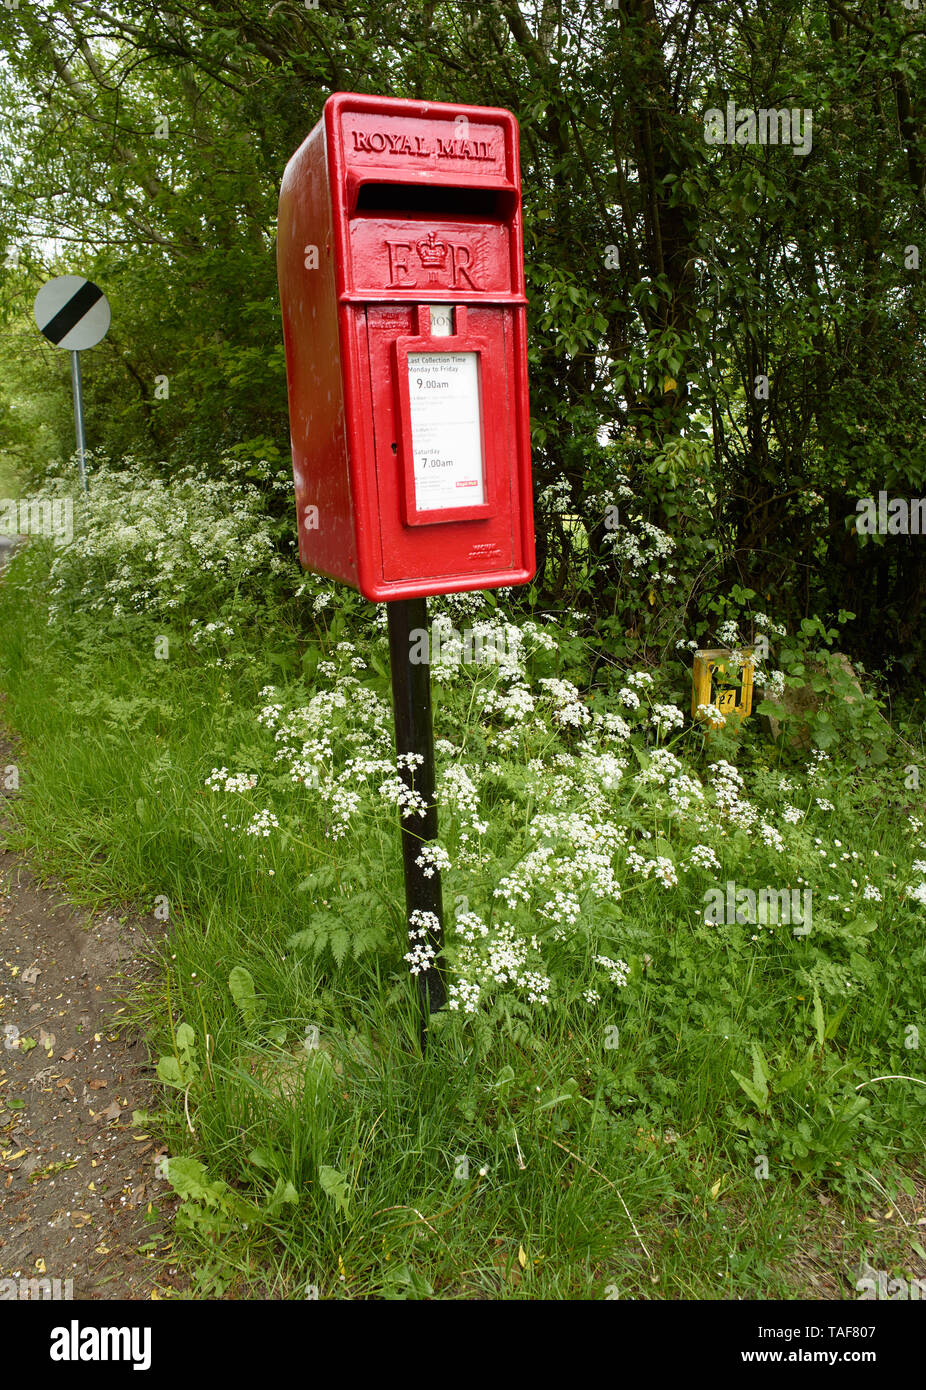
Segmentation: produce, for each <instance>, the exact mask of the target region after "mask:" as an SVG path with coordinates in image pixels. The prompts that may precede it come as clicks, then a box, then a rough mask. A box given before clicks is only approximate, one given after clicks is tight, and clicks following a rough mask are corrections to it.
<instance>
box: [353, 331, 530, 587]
mask: <svg viewBox="0 0 926 1390" xmlns="http://www.w3.org/2000/svg"><path fill="white" fill-rule="evenodd" d="M428 311H429V306H428V305H422V306H417V305H415V304H389V305H369V306H368V307H367V309H366V336H367V346H368V361H369V370H370V395H371V402H372V413H373V429H374V436H375V459H376V486H377V493H378V502H379V518H380V536H381V541H382V566H383V570H382V578H383V579H384V580H387V581H388V580H401V579H406V578H409V577H412V576H414V577H415V578H422V579H446V578H449V577H451V576H457V575H459V576H460V577H461V578H469V579H470V580H472V581H475V582H474V583H472V585H471V587H474V588H475V587H478V580H479V577H480V576H481V575H485V574H488V573H491V572H492V571H498V570H501V569H506V568H511V567H513V566H514V564H515V559H516V557H515V535H514V517H513V510H512V509H513V502H512V484H513V478H512V470H511V464H510V460H511V458H512V456H513V454H514V448H513V443H514V441H513V433H512V431H513V422H512V419H511V405H510V401H511V393H512V391H513V389H514V386H513V383H514V345H513V335H512V324H511V311H510V310H509V309H507V308H502V307H498V306H491V307H490V306H483V305H472V304H470V305H469V306H467V307H466V308H465V309H461V307H457V308H456V309H455V315H456V319H457V331H456V332H455V333H454V334H453V335H452V336H447V337H443V336H442V337H433V338H430V337H429V335H428V329H427V327H426V326H425V329H424V333H422V331H421V329H422V326H423V325H427V317H426V316H427V314H428ZM464 318H465V328H464V329H463V331H462V332H461V331H460V326H461V324H462V321H463V320H464ZM442 353H448V354H450V360H448V361H447V362H446V363H444V362H442V361H441V360H440V357H439V354H442ZM451 360H452V366H451ZM443 367H446V368H449V370H442V368H443ZM428 370H430V373H431V375H430V376H428V375H427V374H426V375H425V380H424V382H422V377H421V372H422V371H424V372H425V373H427V372H428ZM453 374H456V375H457V376H459V378H460V380H459V381H454V380H453ZM448 377H450V380H449V381H448V380H447V378H448ZM422 386H424V388H425V392H427V388H428V387H429V386H431V387H433V399H430V400H428V401H427V402H426V404H425V405H424V406H422V405H418V407H417V409H416V406H415V405H414V404H412V399H411V398H412V397H413V395H414V393H415V392H416V391H417V392H418V394H419V395H420V394H422ZM445 393H446V395H447V397H448V398H447V399H446V401H445V399H444V395H445ZM416 430H417V432H418V433H417V436H416ZM424 431H427V434H426V435H424V434H423V432H424ZM423 437H426V438H428V439H431V440H434V441H436V443H435V448H434V449H432V450H431V452H432V453H433V454H441V453H443V454H446V455H449V456H450V457H449V458H448V459H447V460H446V463H447V475H446V480H445V479H443V478H440V477H438V479H437V480H436V481H435V482H433V483H432V482H428V483H427V485H425V484H424V482H423V479H422V477H421V475H420V472H418V471H417V470H416V467H415V457H416V456H417V457H418V459H419V462H420V459H421V452H422V450H421V439H422V438H423ZM477 452H478V455H479V458H478V467H477V463H476V454H477ZM443 462H445V460H442V459H440V458H435V459H434V463H435V466H439V465H440V464H441V463H443ZM416 472H417V487H416ZM477 475H478V476H477Z"/></svg>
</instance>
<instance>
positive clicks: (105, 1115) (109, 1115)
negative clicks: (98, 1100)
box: [99, 1100, 122, 1120]
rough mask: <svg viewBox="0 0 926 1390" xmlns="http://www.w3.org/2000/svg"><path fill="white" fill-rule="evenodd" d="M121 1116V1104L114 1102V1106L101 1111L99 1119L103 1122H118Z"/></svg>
mask: <svg viewBox="0 0 926 1390" xmlns="http://www.w3.org/2000/svg"><path fill="white" fill-rule="evenodd" d="M121 1114H122V1111H121V1110H120V1108H119V1102H118V1101H115V1100H114V1101H113V1103H112V1105H108V1106H107V1107H106V1109H105V1110H101V1111H100V1115H99V1118H100V1119H101V1120H118V1118H119V1116H120V1115H121Z"/></svg>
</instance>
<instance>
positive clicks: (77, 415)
mask: <svg viewBox="0 0 926 1390" xmlns="http://www.w3.org/2000/svg"><path fill="white" fill-rule="evenodd" d="M71 385H72V387H73V388H74V424H75V426H76V428H77V466H78V468H79V469H80V485H81V487H82V488H83V490H84V492H86V491H87V467H86V464H85V462H84V454H85V452H86V449H87V440H86V437H85V435H84V397H83V392H82V391H81V389H80V353H79V352H78V351H77V349H76V348H74V350H73V352H72V353H71Z"/></svg>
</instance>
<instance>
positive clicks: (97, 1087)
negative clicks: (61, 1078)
mask: <svg viewBox="0 0 926 1390" xmlns="http://www.w3.org/2000/svg"><path fill="white" fill-rule="evenodd" d="M106 1084H107V1083H106V1082H105V1081H88V1082H87V1085H88V1086H89V1087H90V1089H91V1091H101V1090H102V1089H103V1087H104V1086H105V1085H106Z"/></svg>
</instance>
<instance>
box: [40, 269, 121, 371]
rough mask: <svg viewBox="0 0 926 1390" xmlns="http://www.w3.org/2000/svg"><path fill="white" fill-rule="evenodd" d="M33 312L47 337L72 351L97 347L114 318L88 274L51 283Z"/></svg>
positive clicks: (58, 278)
mask: <svg viewBox="0 0 926 1390" xmlns="http://www.w3.org/2000/svg"><path fill="white" fill-rule="evenodd" d="M32 312H33V314H34V315H35V321H36V323H37V324H38V326H39V328H40V330H41V331H42V332H43V333H44V334H45V337H46V338H48V339H49V341H50V342H52V343H54V344H55V347H59V348H66V349H67V350H68V351H69V352H73V351H75V349H76V350H78V351H80V350H81V349H83V348H92V347H95V346H96V344H97V343H98V342H99V341H100V339H101V338H105V337H106V332H107V330H108V328H109V324H110V319H111V317H112V315H111V314H110V310H109V300H108V299H107V298H106V296H105V294H104V293H103V291H102V290H101V289H99V288H98V287H97V286H96V285H95V284H94V283H93V281H92V280H88V279H87V277H86V276H85V275H59V276H58V277H57V278H56V279H54V280H49V281H48V284H47V285H43V286H42V288H41V289H40V290H39V292H38V294H37V295H36V296H35V304H34V306H33V309H32Z"/></svg>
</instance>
